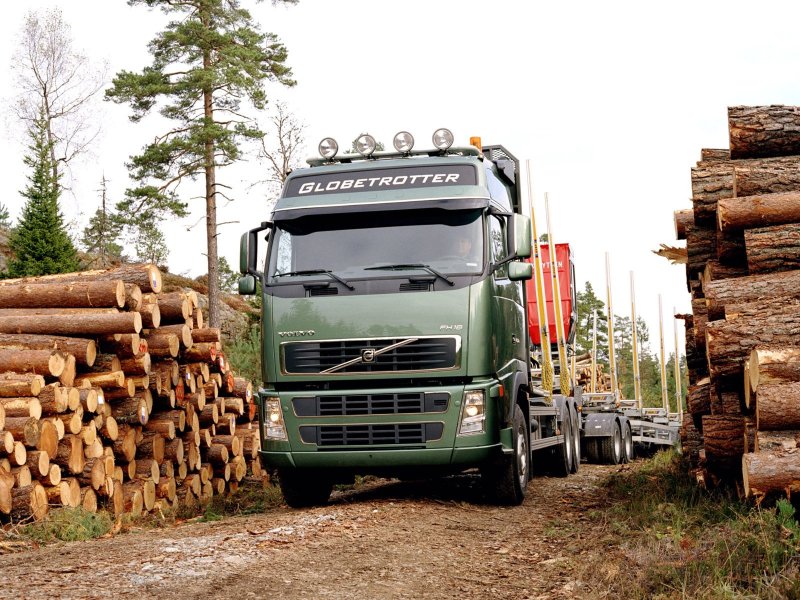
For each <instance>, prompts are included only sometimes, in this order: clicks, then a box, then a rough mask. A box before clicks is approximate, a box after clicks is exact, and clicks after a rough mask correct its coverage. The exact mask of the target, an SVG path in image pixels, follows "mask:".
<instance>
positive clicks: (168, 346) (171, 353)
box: [147, 330, 181, 359]
mask: <svg viewBox="0 0 800 600" xmlns="http://www.w3.org/2000/svg"><path fill="white" fill-rule="evenodd" d="M160 331H161V330H159V333H152V334H150V335H148V336H147V347H148V351H149V352H150V356H151V358H156V359H159V358H175V357H177V356H178V353H179V351H180V348H181V344H180V340H179V339H178V336H177V335H175V334H174V333H160Z"/></svg>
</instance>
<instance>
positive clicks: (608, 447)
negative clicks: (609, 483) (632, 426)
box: [599, 422, 624, 465]
mask: <svg viewBox="0 0 800 600" xmlns="http://www.w3.org/2000/svg"><path fill="white" fill-rule="evenodd" d="M599 444H600V461H601V462H603V463H606V464H609V465H618V464H619V463H620V462H622V456H623V452H624V451H623V449H622V432H621V431H620V428H619V423H618V422H615V423H614V431H613V433H612V434H611V435H610V436H608V437H604V438H600V440H599Z"/></svg>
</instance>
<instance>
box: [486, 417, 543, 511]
mask: <svg viewBox="0 0 800 600" xmlns="http://www.w3.org/2000/svg"><path fill="white" fill-rule="evenodd" d="M512 433H513V438H514V439H513V441H514V453H513V454H511V455H504V456H502V457H500V459H499V460H497V461H496V462H493V463H492V464H491V465H488V466H487V467H484V468H483V469H482V470H481V478H482V479H483V481H484V483H485V485H486V487H487V488H488V491H489V493H490V494H491V495H492V496H493V498H494V500H495V501H496V502H497V503H498V504H503V505H508V506H517V505H519V504H522V501H523V500H524V499H525V491H526V489H527V487H528V479H529V477H530V458H531V454H530V441H529V436H528V425H527V422H526V421H525V417H524V416H523V414H522V409H521V408H520V407H519V405H518V404H517V405H515V406H514V416H513V421H512Z"/></svg>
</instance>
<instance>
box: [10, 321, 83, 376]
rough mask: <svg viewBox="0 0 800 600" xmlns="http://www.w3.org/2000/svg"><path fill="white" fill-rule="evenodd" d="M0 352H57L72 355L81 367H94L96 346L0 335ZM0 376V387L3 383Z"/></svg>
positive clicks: (41, 337)
mask: <svg viewBox="0 0 800 600" xmlns="http://www.w3.org/2000/svg"><path fill="white" fill-rule="evenodd" d="M0 350H58V351H60V352H63V353H64V354H73V355H74V356H75V360H76V361H77V364H78V365H80V366H81V367H87V368H88V367H91V366H93V365H94V361H95V358H96V356H97V345H96V344H95V341H94V340H90V339H83V338H72V337H58V336H54V335H25V334H11V333H0ZM2 377H3V376H0V386H2V383H3V379H2Z"/></svg>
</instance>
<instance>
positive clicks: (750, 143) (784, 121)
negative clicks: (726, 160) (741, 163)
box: [728, 105, 800, 159]
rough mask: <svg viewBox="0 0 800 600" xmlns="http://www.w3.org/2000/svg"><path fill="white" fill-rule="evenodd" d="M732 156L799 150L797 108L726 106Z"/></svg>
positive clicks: (775, 154)
mask: <svg viewBox="0 0 800 600" xmlns="http://www.w3.org/2000/svg"><path fill="white" fill-rule="evenodd" d="M728 133H729V137H730V147H731V158H733V159H742V158H757V157H763V156H790V155H792V154H800V108H798V107H796V106H781V105H771V106H729V107H728Z"/></svg>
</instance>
